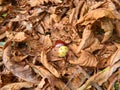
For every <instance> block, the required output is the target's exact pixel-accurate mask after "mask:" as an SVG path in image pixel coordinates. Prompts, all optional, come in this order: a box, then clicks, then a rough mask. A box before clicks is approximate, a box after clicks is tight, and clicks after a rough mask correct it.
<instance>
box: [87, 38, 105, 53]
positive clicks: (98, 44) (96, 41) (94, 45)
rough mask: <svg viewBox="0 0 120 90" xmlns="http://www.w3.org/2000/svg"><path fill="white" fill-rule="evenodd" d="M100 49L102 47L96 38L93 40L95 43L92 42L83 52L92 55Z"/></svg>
mask: <svg viewBox="0 0 120 90" xmlns="http://www.w3.org/2000/svg"><path fill="white" fill-rule="evenodd" d="M102 48H103V45H101V44H100V41H99V40H98V39H97V38H95V41H94V42H93V44H92V45H91V46H90V47H88V48H86V49H85V50H86V51H89V52H91V53H92V52H94V51H96V50H100V49H102Z"/></svg>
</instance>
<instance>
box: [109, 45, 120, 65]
mask: <svg viewBox="0 0 120 90" xmlns="http://www.w3.org/2000/svg"><path fill="white" fill-rule="evenodd" d="M115 45H116V46H117V48H118V49H117V50H116V52H115V53H114V54H113V55H112V56H111V57H110V61H109V65H114V64H115V63H116V62H118V61H119V60H120V44H117V43H116V44H115Z"/></svg>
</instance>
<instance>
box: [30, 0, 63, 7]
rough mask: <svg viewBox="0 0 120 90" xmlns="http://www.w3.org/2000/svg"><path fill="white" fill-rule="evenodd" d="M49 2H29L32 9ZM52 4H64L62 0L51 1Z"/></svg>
mask: <svg viewBox="0 0 120 90" xmlns="http://www.w3.org/2000/svg"><path fill="white" fill-rule="evenodd" d="M48 2H49V0H29V1H28V3H29V4H30V5H31V7H34V6H38V5H40V4H44V3H48ZM50 2H52V3H56V4H59V3H62V0H50Z"/></svg>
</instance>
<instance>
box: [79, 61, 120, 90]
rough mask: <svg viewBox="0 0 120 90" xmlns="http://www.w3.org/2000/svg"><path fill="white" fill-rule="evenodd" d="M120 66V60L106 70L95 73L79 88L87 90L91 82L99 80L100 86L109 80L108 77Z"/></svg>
mask: <svg viewBox="0 0 120 90" xmlns="http://www.w3.org/2000/svg"><path fill="white" fill-rule="evenodd" d="M119 67H120V62H118V63H116V64H114V65H112V66H108V67H106V68H105V69H104V70H102V71H100V72H98V73H97V74H95V75H93V76H92V77H90V78H89V80H87V81H86V83H85V84H84V85H82V86H81V87H80V88H78V89H77V90H85V89H86V88H87V87H88V86H89V85H90V84H92V83H93V82H97V83H98V84H99V85H100V86H101V85H102V84H103V83H104V82H106V81H107V80H108V78H109V77H110V76H111V75H112V73H114V72H115V71H116V70H117V69H118V68H119Z"/></svg>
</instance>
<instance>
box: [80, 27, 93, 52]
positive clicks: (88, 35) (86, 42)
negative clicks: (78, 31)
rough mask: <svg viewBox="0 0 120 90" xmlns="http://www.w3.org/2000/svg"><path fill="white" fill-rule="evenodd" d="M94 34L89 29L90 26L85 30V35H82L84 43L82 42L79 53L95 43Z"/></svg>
mask: <svg viewBox="0 0 120 90" xmlns="http://www.w3.org/2000/svg"><path fill="white" fill-rule="evenodd" d="M94 40H95V39H94V34H93V32H92V30H90V29H89V26H88V27H87V28H85V29H84V31H83V35H82V41H81V42H80V45H79V47H78V52H80V51H81V50H82V49H85V48H86V47H88V46H90V45H91V44H92V43H93V42H94Z"/></svg>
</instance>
